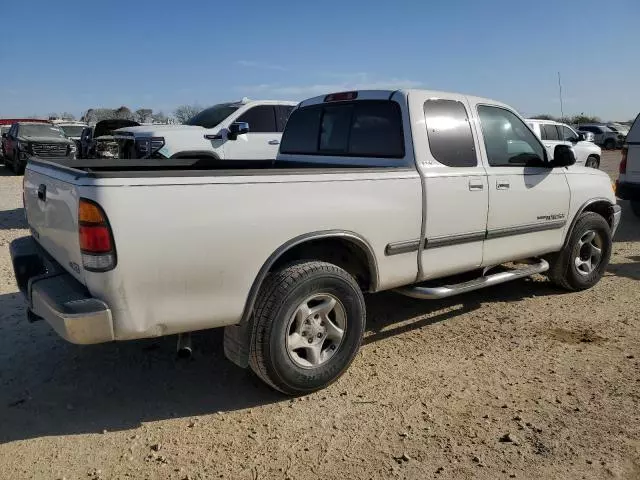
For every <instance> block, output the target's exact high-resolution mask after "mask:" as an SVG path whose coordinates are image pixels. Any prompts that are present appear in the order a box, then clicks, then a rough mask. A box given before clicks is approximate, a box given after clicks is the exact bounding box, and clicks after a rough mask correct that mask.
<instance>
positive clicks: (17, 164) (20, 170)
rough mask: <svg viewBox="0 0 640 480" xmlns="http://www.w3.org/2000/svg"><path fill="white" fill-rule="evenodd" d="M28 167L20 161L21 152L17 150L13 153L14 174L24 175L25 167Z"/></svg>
mask: <svg viewBox="0 0 640 480" xmlns="http://www.w3.org/2000/svg"><path fill="white" fill-rule="evenodd" d="M25 166H26V165H25V164H23V163H22V162H21V161H20V152H19V151H18V150H15V151H14V153H13V173H15V174H16V175H24V167H25Z"/></svg>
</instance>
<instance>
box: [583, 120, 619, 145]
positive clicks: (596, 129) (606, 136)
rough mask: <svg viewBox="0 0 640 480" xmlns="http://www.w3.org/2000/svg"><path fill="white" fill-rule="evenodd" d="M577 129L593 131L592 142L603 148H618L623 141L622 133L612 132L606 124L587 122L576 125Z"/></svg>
mask: <svg viewBox="0 0 640 480" xmlns="http://www.w3.org/2000/svg"><path fill="white" fill-rule="evenodd" d="M578 130H580V131H581V132H591V133H593V135H594V137H595V139H594V142H595V143H596V144H598V145H600V146H601V147H602V148H604V149H605V150H613V149H615V148H620V147H622V144H623V143H624V136H623V135H621V134H618V133H617V132H614V131H613V130H611V129H610V128H609V127H607V126H606V125H603V124H600V123H587V124H582V125H578Z"/></svg>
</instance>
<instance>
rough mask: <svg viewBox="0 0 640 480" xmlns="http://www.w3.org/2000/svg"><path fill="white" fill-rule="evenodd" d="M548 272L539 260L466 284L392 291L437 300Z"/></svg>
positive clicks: (421, 298)
mask: <svg viewBox="0 0 640 480" xmlns="http://www.w3.org/2000/svg"><path fill="white" fill-rule="evenodd" d="M547 270H549V263H548V262H547V261H546V260H542V259H540V260H539V261H538V263H535V264H533V265H529V266H527V267H524V268H519V269H515V270H512V271H509V272H500V273H494V274H493V275H486V276H482V277H480V278H476V279H474V280H470V281H468V282H463V283H457V284H454V285H444V286H442V287H419V286H411V287H403V288H398V289H396V290H394V291H395V292H397V293H400V294H402V295H406V296H407V297H412V298H417V299H420V300H437V299H438V298H447V297H453V296H454V295H459V294H461V293H467V292H472V291H474V290H480V289H481V288H485V287H490V286H492V285H498V284H500V283H505V282H510V281H511V280H517V279H518V278H525V277H530V276H531V275H535V274H536V273H543V272H546V271H547Z"/></svg>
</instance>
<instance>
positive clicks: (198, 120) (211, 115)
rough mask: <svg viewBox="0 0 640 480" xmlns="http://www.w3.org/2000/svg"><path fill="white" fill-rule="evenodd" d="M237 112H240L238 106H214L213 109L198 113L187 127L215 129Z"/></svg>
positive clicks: (224, 104)
mask: <svg viewBox="0 0 640 480" xmlns="http://www.w3.org/2000/svg"><path fill="white" fill-rule="evenodd" d="M236 110H238V107H237V106H235V105H229V104H228V103H222V104H220V105H214V106H213V107H211V108H207V109H205V110H203V111H201V112H200V113H198V114H197V115H196V116H194V117H193V118H191V120H188V121H187V123H186V124H185V125H196V126H199V127H204V128H213V127H215V126H216V125H218V124H220V122H222V121H223V120H224V119H225V118H227V117H228V116H229V115H231V114H232V113H233V112H235V111H236Z"/></svg>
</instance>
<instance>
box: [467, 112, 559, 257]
mask: <svg viewBox="0 0 640 480" xmlns="http://www.w3.org/2000/svg"><path fill="white" fill-rule="evenodd" d="M477 110H478V116H479V123H480V129H481V132H482V137H483V140H484V157H485V162H486V165H487V178H488V183H489V215H488V216H487V239H486V241H485V243H484V255H483V264H484V265H485V266H490V265H496V264H500V263H503V262H506V261H509V260H513V259H514V258H515V259H524V258H527V257H531V256H535V255H540V254H543V253H548V252H552V251H556V250H559V249H560V248H561V246H562V242H563V238H564V237H563V232H564V227H565V225H566V222H567V220H568V219H567V216H568V214H569V200H570V198H569V197H570V195H569V185H568V183H567V179H566V176H565V169H564V168H551V166H550V165H549V157H548V155H546V153H545V147H544V146H543V145H542V144H541V143H540V141H539V140H538V138H537V137H536V136H535V135H534V134H533V133H532V132H531V130H529V129H528V128H527V127H526V126H525V124H524V123H523V121H522V120H521V119H520V118H519V117H518V116H517V115H516V114H514V113H513V112H511V111H510V110H507V109H506V108H501V107H497V106H490V105H479V106H478V108H477Z"/></svg>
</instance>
